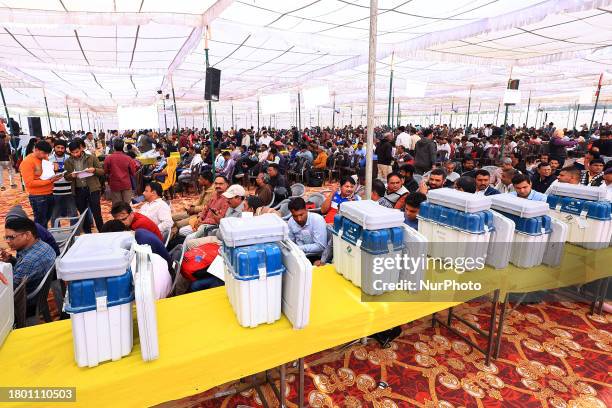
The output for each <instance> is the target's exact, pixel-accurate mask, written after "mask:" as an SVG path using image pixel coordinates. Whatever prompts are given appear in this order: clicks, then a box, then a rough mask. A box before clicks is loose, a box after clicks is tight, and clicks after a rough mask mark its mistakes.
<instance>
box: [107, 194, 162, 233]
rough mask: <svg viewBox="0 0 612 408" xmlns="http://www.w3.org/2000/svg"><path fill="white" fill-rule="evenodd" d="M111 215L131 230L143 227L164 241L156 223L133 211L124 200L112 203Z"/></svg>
mask: <svg viewBox="0 0 612 408" xmlns="http://www.w3.org/2000/svg"><path fill="white" fill-rule="evenodd" d="M111 215H112V216H113V219H115V220H119V221H121V222H122V223H124V224H125V226H126V227H128V228H129V229H131V230H132V231H136V230H137V229H138V228H144V229H146V230H148V231H150V232H152V233H153V234H154V235H155V236H156V237H157V238H159V240H160V241H162V242H163V241H164V238H163V237H162V234H161V232H160V231H159V228H158V227H157V225H156V224H155V223H154V222H153V221H151V219H150V218H148V217H147V216H146V215H142V214H140V213H137V212H133V211H132V207H130V205H129V204H128V203H126V202H123V201H119V202H118V203H117V204H115V205H113V208H111Z"/></svg>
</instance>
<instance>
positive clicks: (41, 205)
mask: <svg viewBox="0 0 612 408" xmlns="http://www.w3.org/2000/svg"><path fill="white" fill-rule="evenodd" d="M49 153H51V145H50V144H49V143H47V142H45V141H44V140H41V141H40V142H38V143H36V144H35V145H34V151H33V152H32V153H30V154H29V155H27V156H26V158H25V159H23V161H22V162H21V166H19V172H20V173H21V176H22V177H23V182H24V183H25V187H26V190H27V191H28V194H29V196H28V198H29V200H30V205H31V206H32V211H33V212H34V222H36V223H38V224H40V225H42V226H43V227H45V228H47V223H48V222H49V219H50V218H51V213H52V212H53V183H55V182H56V181H57V180H59V179H61V178H62V177H63V176H62V175H61V174H58V175H55V176H52V177H51V178H49V179H47V180H42V179H41V178H40V177H41V175H42V172H43V170H42V161H43V160H48V159H49Z"/></svg>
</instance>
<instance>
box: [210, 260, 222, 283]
mask: <svg viewBox="0 0 612 408" xmlns="http://www.w3.org/2000/svg"><path fill="white" fill-rule="evenodd" d="M208 273H210V274H211V275H212V276H214V277H216V278H219V279H221V280H222V281H223V282H225V271H224V265H223V257H222V256H221V255H217V257H216V258H215V259H214V260H213V261H212V263H211V264H210V265H209V266H208Z"/></svg>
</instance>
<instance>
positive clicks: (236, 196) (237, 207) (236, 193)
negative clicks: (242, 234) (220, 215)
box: [222, 184, 246, 218]
mask: <svg viewBox="0 0 612 408" xmlns="http://www.w3.org/2000/svg"><path fill="white" fill-rule="evenodd" d="M222 195H223V197H225V198H227V203H228V207H227V211H226V212H225V218H228V217H236V218H240V217H241V216H242V210H243V209H244V197H245V196H246V191H245V190H244V187H242V186H241V185H239V184H233V185H231V186H229V188H228V189H227V190H225V193H223V194H222Z"/></svg>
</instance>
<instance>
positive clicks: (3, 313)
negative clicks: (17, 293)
mask: <svg viewBox="0 0 612 408" xmlns="http://www.w3.org/2000/svg"><path fill="white" fill-rule="evenodd" d="M0 272H1V273H2V274H3V275H4V277H5V278H6V279H7V280H8V283H7V284H6V285H4V284H2V283H0V347H2V344H3V343H4V340H6V338H7V336H8V335H9V333H10V332H11V330H13V323H14V322H15V310H14V300H13V267H12V266H11V264H10V263H3V262H0Z"/></svg>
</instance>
